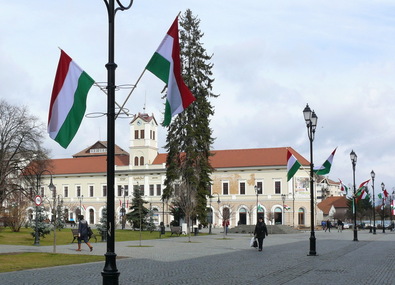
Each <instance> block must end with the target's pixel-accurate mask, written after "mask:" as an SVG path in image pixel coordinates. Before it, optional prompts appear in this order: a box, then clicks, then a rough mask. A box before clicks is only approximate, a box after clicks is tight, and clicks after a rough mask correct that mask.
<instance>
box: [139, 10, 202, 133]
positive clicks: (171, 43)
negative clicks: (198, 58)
mask: <svg viewBox="0 0 395 285" xmlns="http://www.w3.org/2000/svg"><path fill="white" fill-rule="evenodd" d="M146 69H147V70H149V71H151V72H152V73H153V74H154V75H155V76H157V77H158V78H159V79H161V80H162V81H163V82H164V83H166V84H167V96H166V107H165V118H164V121H163V125H164V126H168V125H169V124H170V122H171V118H172V117H173V116H175V115H177V114H179V113H181V112H182V111H184V110H185V109H186V108H187V107H188V106H189V105H190V104H191V103H192V102H193V101H195V100H196V98H195V97H194V96H193V95H192V92H191V91H190V90H189V89H188V87H187V86H186V85H185V83H184V80H183V79H182V75H181V60H180V43H179V39H178V17H177V18H176V19H175V20H174V22H173V24H172V25H171V27H170V29H169V31H168V32H167V35H166V36H165V38H164V39H163V41H162V43H161V44H160V46H159V47H158V49H157V50H156V52H155V53H154V55H153V56H152V58H151V59H150V61H149V62H148V64H147V66H146Z"/></svg>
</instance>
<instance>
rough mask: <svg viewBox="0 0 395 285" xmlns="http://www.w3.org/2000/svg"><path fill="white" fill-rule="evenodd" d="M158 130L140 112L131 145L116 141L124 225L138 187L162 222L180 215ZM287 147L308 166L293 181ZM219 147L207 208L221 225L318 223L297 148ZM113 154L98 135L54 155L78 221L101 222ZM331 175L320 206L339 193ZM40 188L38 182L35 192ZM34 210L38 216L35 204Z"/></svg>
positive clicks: (70, 214)
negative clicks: (168, 185) (173, 207)
mask: <svg viewBox="0 0 395 285" xmlns="http://www.w3.org/2000/svg"><path fill="white" fill-rule="evenodd" d="M157 129H158V123H157V122H156V120H155V117H154V116H153V115H152V116H149V115H148V114H140V113H139V114H137V115H135V116H134V118H133V119H132V121H131V122H130V134H128V135H129V138H130V139H129V149H128V151H125V150H123V149H122V148H120V147H119V146H116V147H115V200H116V202H115V209H116V213H115V214H116V215H115V216H116V219H117V222H118V223H119V222H120V220H121V217H122V213H123V211H122V209H123V207H125V208H128V207H129V205H130V203H131V198H132V193H131V191H132V190H131V189H133V188H134V187H135V186H136V185H138V187H139V188H140V189H141V190H142V191H144V196H145V200H147V201H148V203H149V205H147V208H148V207H149V208H151V210H152V211H153V216H154V221H155V223H160V222H162V221H163V222H164V223H165V224H166V225H168V224H169V223H170V222H171V221H172V216H171V215H170V213H169V205H170V203H171V201H162V200H161V196H162V191H163V187H164V184H163V183H164V180H165V176H166V165H165V162H166V156H167V154H166V153H158V141H157V137H158V131H157ZM287 150H290V151H291V152H292V153H293V154H294V155H295V157H296V158H297V159H298V161H299V162H300V163H301V164H302V168H301V169H300V170H299V171H298V172H297V173H296V175H295V176H294V178H292V179H291V180H290V181H289V182H287V157H286V156H287ZM212 153H213V154H214V156H212V157H211V159H210V162H211V164H212V166H213V167H214V169H215V171H214V173H213V174H212V177H211V178H212V187H211V194H212V197H213V198H212V199H208V202H207V207H208V208H210V209H211V211H212V212H213V218H212V224H213V226H215V225H216V226H220V225H222V222H223V221H222V217H223V214H224V213H229V214H230V217H231V218H230V227H233V226H236V225H238V224H255V221H256V220H257V216H261V215H262V216H264V218H265V221H266V223H267V224H285V225H290V226H294V227H298V226H302V227H303V226H307V227H308V226H310V189H309V185H310V184H309V161H308V160H306V159H305V158H304V157H302V156H301V155H300V154H299V153H298V152H296V151H295V150H294V149H293V148H292V147H276V148H256V149H233V150H213V151H212ZM106 155H107V145H106V142H105V141H97V142H96V143H94V144H93V145H92V146H90V147H88V148H86V149H84V150H82V151H81V152H79V153H77V154H75V155H73V158H66V159H53V160H51V163H50V165H51V168H50V169H49V170H50V171H51V173H52V176H53V183H54V185H55V186H56V190H57V194H59V195H60V197H61V198H62V199H63V207H64V209H65V211H66V216H67V218H68V219H69V220H72V219H76V215H77V214H79V213H80V212H82V214H84V215H85V217H86V219H87V220H88V222H89V223H91V224H95V223H98V222H99V220H100V217H101V216H102V210H103V208H104V207H105V205H106V200H107V185H106V183H107V180H106V171H107V169H106V167H107V166H106ZM42 177H43V181H42V183H41V185H47V184H48V183H49V175H47V173H43V175H42ZM324 180H325V182H323V181H324ZM324 180H321V181H319V183H318V184H317V186H316V187H315V191H318V192H317V193H315V197H316V200H315V201H314V204H316V203H317V202H320V201H321V199H322V198H323V197H324V196H326V195H327V194H326V193H333V195H335V194H336V193H337V192H336V191H337V190H335V188H336V187H338V185H337V186H336V183H332V181H330V180H329V179H327V178H324ZM325 185H329V186H328V187H332V185H333V191H332V190H330V191H329V192H328V191H327V190H325V191H324V189H326V188H325V187H326V186H325ZM34 189H35V188H34V187H32V189H31V191H33V192H34ZM330 189H332V188H330ZM40 192H41V193H40V194H42V195H46V196H47V197H48V198H49V201H50V200H51V198H52V194H51V193H49V192H50V191H49V189H47V187H43V186H41V190H40ZM324 193H325V194H324ZM331 195H332V194H331ZM218 199H219V200H220V203H217V201H218ZM47 200H48V199H47ZM29 211H30V215H33V214H34V206H32V207H31V208H30V209H29ZM126 211H129V210H126ZM317 221H318V224H319V223H320V218H319V217H317V216H316V223H317Z"/></svg>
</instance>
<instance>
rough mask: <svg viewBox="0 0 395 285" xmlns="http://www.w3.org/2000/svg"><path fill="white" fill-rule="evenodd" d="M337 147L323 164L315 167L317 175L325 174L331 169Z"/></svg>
mask: <svg viewBox="0 0 395 285" xmlns="http://www.w3.org/2000/svg"><path fill="white" fill-rule="evenodd" d="M336 149H337V147H336V148H335V150H334V151H332V153H331V155H330V156H329V157H328V159H327V160H325V162H324V164H323V165H321V166H320V167H318V168H315V169H314V171H315V172H316V174H317V175H325V174H328V173H329V172H330V171H331V167H332V162H333V157H334V156H335V152H336Z"/></svg>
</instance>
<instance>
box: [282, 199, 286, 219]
mask: <svg viewBox="0 0 395 285" xmlns="http://www.w3.org/2000/svg"><path fill="white" fill-rule="evenodd" d="M285 197H286V195H285V194H281V200H283V224H285V211H284V203H285Z"/></svg>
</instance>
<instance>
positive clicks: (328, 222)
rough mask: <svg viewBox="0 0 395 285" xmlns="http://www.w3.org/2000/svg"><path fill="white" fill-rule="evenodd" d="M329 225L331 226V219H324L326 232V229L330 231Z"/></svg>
mask: <svg viewBox="0 0 395 285" xmlns="http://www.w3.org/2000/svg"><path fill="white" fill-rule="evenodd" d="M331 227H332V224H331V221H329V220H327V221H326V228H325V232H326V230H328V231H329V232H331Z"/></svg>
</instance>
